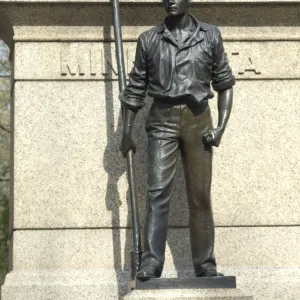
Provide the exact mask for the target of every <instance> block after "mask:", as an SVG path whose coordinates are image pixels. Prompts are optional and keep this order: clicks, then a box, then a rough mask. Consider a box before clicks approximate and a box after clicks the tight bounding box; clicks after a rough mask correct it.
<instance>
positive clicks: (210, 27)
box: [197, 20, 220, 34]
mask: <svg viewBox="0 0 300 300" xmlns="http://www.w3.org/2000/svg"><path fill="white" fill-rule="evenodd" d="M197 21H198V20H197ZM198 23H199V25H200V27H201V28H202V29H203V30H204V31H206V32H208V33H212V34H213V33H218V32H219V31H220V29H219V28H218V27H217V26H216V25H213V24H208V23H203V22H200V21H198Z"/></svg>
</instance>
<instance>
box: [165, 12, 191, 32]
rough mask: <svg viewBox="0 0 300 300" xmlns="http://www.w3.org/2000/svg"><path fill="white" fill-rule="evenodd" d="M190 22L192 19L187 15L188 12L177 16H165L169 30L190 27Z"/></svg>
mask: <svg viewBox="0 0 300 300" xmlns="http://www.w3.org/2000/svg"><path fill="white" fill-rule="evenodd" d="M191 22H192V20H191V18H190V17H189V14H188V12H186V13H184V14H182V15H179V16H169V17H168V18H167V26H168V28H169V30H170V31H173V30H183V29H187V28H190V26H191Z"/></svg>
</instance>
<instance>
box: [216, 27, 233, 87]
mask: <svg viewBox="0 0 300 300" xmlns="http://www.w3.org/2000/svg"><path fill="white" fill-rule="evenodd" d="M213 57H214V62H213V66H212V87H213V89H214V90H215V91H217V92H219V91H223V90H227V89H229V88H231V87H232V86H233V85H234V84H235V78H234V76H233V75H232V71H231V68H230V66H229V63H228V58H227V55H226V54H225V53H224V46H223V40H222V35H221V32H220V30H219V29H218V28H217V27H216V32H215V33H214V49H213Z"/></svg>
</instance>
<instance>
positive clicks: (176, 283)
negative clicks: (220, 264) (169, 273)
mask: <svg viewBox="0 0 300 300" xmlns="http://www.w3.org/2000/svg"><path fill="white" fill-rule="evenodd" d="M235 288H236V278H235V277H234V276H220V277H219V276H218V277H202V278H198V277H195V278H160V279H150V280H148V281H144V282H143V281H140V280H134V281H132V282H130V289H131V290H154V289H155V290H156V289H159V290H162V289H235Z"/></svg>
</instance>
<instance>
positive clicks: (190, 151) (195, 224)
mask: <svg viewBox="0 0 300 300" xmlns="http://www.w3.org/2000/svg"><path fill="white" fill-rule="evenodd" d="M182 110H183V111H182V135H181V140H182V142H181V145H180V147H181V154H182V160H183V167H184V170H185V178H186V186H187V195H188V203H189V211H190V220H189V225H190V239H191V250H192V258H193V264H194V268H195V273H196V275H201V273H203V272H204V271H205V270H207V269H215V268H216V262H215V257H214V221H213V215H212V207H211V199H210V189H211V178H212V149H211V146H208V145H206V144H205V143H204V142H203V134H204V133H205V132H206V131H207V130H208V129H209V128H211V127H212V122H211V116H210V110H209V108H207V109H206V110H205V111H204V112H201V113H200V114H198V115H197V114H196V115H194V114H193V112H192V111H191V110H190V109H189V108H188V107H187V106H185V107H183V109H182Z"/></svg>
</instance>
